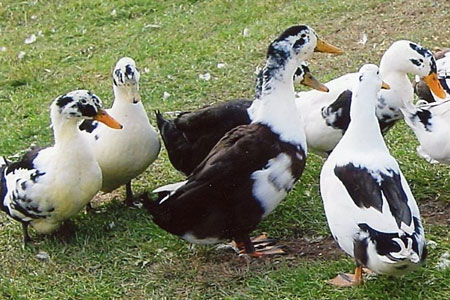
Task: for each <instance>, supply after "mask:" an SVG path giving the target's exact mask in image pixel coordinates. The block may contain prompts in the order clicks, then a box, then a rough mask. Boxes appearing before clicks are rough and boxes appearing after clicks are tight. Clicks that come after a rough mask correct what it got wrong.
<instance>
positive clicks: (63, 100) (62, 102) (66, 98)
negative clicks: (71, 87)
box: [56, 95, 74, 108]
mask: <svg viewBox="0 0 450 300" xmlns="http://www.w3.org/2000/svg"><path fill="white" fill-rule="evenodd" d="M72 101H74V99H73V98H72V97H70V96H67V95H62V96H61V97H59V98H58V99H57V100H56V105H58V106H59V107H60V108H63V107H65V106H66V105H67V104H68V103H70V102H72Z"/></svg>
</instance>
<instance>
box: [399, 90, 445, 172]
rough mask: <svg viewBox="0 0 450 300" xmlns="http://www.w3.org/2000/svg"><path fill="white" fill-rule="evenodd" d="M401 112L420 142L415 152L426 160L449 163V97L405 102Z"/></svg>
mask: <svg viewBox="0 0 450 300" xmlns="http://www.w3.org/2000/svg"><path fill="white" fill-rule="evenodd" d="M402 112H403V115H404V116H405V122H406V124H407V125H408V126H409V127H410V128H411V129H412V130H413V132H414V134H415V135H416V137H417V140H418V141H419V143H420V145H419V146H417V153H418V154H419V155H420V156H421V157H423V158H425V159H426V160H427V161H428V162H431V163H443V164H450V136H449V132H450V99H447V100H444V101H439V102H431V103H417V104H415V105H413V104H412V103H405V106H404V107H403V108H402Z"/></svg>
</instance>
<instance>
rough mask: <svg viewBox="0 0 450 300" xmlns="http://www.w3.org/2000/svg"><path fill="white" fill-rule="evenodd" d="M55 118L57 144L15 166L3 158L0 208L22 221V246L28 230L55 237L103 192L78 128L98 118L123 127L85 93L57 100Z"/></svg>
mask: <svg viewBox="0 0 450 300" xmlns="http://www.w3.org/2000/svg"><path fill="white" fill-rule="evenodd" d="M50 111H51V120H52V126H53V131H54V138H55V144H54V145H53V146H52V147H48V148H43V149H33V150H31V151H29V152H27V153H26V154H25V155H24V156H23V158H22V159H21V160H20V161H18V162H14V163H8V162H6V160H4V159H2V163H1V166H0V179H1V184H0V197H1V198H0V201H1V202H0V208H1V210H3V211H4V212H6V213H7V214H8V215H9V216H11V217H12V218H13V219H15V220H17V221H19V222H21V223H22V226H23V237H24V243H25V244H26V243H28V242H30V240H31V239H30V237H29V235H28V230H27V229H28V226H29V225H31V226H32V227H33V228H34V229H35V230H36V231H37V232H38V233H43V234H47V233H51V232H53V231H54V230H56V229H57V228H58V227H59V226H60V224H61V223H62V222H63V221H65V220H67V219H68V218H70V217H71V216H73V215H75V214H77V213H78V212H79V211H80V210H81V209H82V208H83V207H84V206H85V205H86V204H87V203H89V201H90V200H91V199H92V197H94V195H95V194H96V193H97V192H98V191H99V190H100V187H101V182H102V174H101V170H100V167H99V165H98V163H97V162H96V160H95V157H94V154H93V153H92V151H91V148H90V147H89V145H88V143H87V142H86V140H85V139H84V137H83V136H82V135H81V133H80V132H79V130H78V122H79V121H80V120H82V119H95V120H97V121H99V122H102V123H104V124H107V125H108V126H110V127H112V128H115V129H114V130H117V129H120V128H121V125H120V124H119V123H118V122H117V121H116V120H114V119H113V118H111V117H110V116H109V115H108V114H107V113H106V112H105V111H104V110H103V109H102V108H101V101H100V99H99V98H98V97H97V96H96V95H94V94H92V93H91V92H89V91H86V90H77V91H72V92H69V93H67V94H65V95H62V96H60V97H58V98H56V100H54V101H53V103H52V105H51V108H50Z"/></svg>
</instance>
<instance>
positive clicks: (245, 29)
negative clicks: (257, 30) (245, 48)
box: [242, 28, 250, 37]
mask: <svg viewBox="0 0 450 300" xmlns="http://www.w3.org/2000/svg"><path fill="white" fill-rule="evenodd" d="M242 35H243V36H244V37H248V36H250V30H249V29H248V28H244V30H243V31H242Z"/></svg>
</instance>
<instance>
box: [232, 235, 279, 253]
mask: <svg viewBox="0 0 450 300" xmlns="http://www.w3.org/2000/svg"><path fill="white" fill-rule="evenodd" d="M234 243H235V245H236V247H237V248H238V249H239V253H240V254H246V255H248V256H251V257H261V256H263V255H276V254H286V252H284V250H283V249H281V248H280V247H278V246H273V243H274V240H271V239H268V238H267V233H263V234H262V235H259V236H257V237H255V238H252V239H250V237H249V236H248V234H247V235H243V236H241V238H240V239H238V238H236V239H235V241H234Z"/></svg>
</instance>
